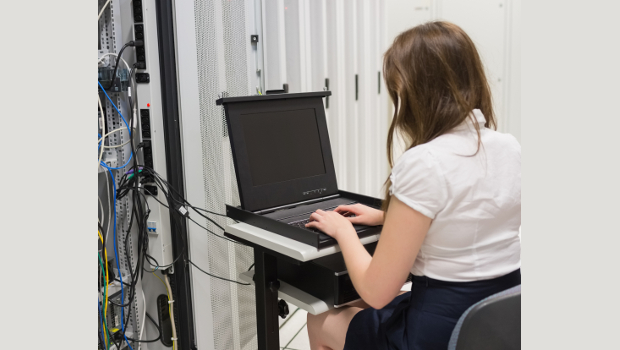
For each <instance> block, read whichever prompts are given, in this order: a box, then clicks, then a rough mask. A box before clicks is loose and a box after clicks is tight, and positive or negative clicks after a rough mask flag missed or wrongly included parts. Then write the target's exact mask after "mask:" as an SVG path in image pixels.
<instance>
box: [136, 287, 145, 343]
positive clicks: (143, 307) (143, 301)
mask: <svg viewBox="0 0 620 350" xmlns="http://www.w3.org/2000/svg"><path fill="white" fill-rule="evenodd" d="M142 309H144V311H143V312H142V327H140V337H139V338H138V340H142V334H144V324H145V323H146V299H144V289H142ZM141 347H142V342H140V343H138V350H140V348H141Z"/></svg>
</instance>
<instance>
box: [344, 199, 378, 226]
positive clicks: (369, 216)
mask: <svg viewBox="0 0 620 350" xmlns="http://www.w3.org/2000/svg"><path fill="white" fill-rule="evenodd" d="M334 211H335V212H337V213H339V214H341V215H343V216H347V213H350V214H355V216H353V217H351V216H348V217H347V219H348V220H349V221H351V223H352V224H354V225H367V226H378V225H383V211H382V210H378V209H375V208H371V207H368V206H365V205H363V204H359V203H358V204H353V205H340V206H338V207H337V208H336V209H335V210H334Z"/></svg>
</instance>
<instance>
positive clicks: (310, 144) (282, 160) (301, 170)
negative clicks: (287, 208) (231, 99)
mask: <svg viewBox="0 0 620 350" xmlns="http://www.w3.org/2000/svg"><path fill="white" fill-rule="evenodd" d="M241 124H242V125H243V134H244V138H245V144H246V150H247V153H248V158H249V161H250V172H251V176H252V184H253V185H254V186H261V185H266V184H272V183H277V182H283V181H288V180H294V179H300V178H307V177H312V176H316V175H322V174H325V162H324V161H323V152H322V150H321V139H320V137H319V129H318V126H317V121H316V115H315V111H314V109H313V108H309V109H301V110H291V111H282V112H263V113H252V114H243V115H241Z"/></svg>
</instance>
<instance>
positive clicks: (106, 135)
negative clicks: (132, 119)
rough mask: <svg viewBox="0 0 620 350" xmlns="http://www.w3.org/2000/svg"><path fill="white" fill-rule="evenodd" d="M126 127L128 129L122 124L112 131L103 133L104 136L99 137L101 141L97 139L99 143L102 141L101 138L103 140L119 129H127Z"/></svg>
mask: <svg viewBox="0 0 620 350" xmlns="http://www.w3.org/2000/svg"><path fill="white" fill-rule="evenodd" d="M125 129H127V128H126V127H124V126H122V127H120V128H118V129H114V130H112V131H110V132H109V133H107V134H105V135H103V136H102V137H101V138H100V139H99V141H97V143H99V142H101V140H102V139H103V138H104V137H108V136H110V135H112V134H114V133H115V132H117V131H121V130H125Z"/></svg>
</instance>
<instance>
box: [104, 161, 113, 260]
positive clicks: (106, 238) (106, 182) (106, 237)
mask: <svg viewBox="0 0 620 350" xmlns="http://www.w3.org/2000/svg"><path fill="white" fill-rule="evenodd" d="M109 175H110V174H107V173H106V174H105V191H106V192H105V193H106V196H108V214H109V216H110V217H109V218H108V224H107V225H106V229H105V241H106V242H107V241H108V233H109V232H110V222H111V221H112V204H110V200H111V198H110V179H109V178H108V176H109ZM106 263H107V261H106Z"/></svg>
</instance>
